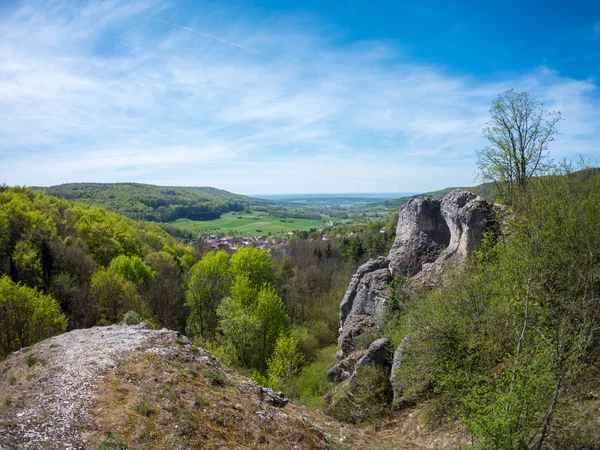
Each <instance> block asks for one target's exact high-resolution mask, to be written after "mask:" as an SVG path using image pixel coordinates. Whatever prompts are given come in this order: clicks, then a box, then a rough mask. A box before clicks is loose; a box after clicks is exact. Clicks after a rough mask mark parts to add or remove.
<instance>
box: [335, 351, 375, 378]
mask: <svg viewBox="0 0 600 450" xmlns="http://www.w3.org/2000/svg"><path fill="white" fill-rule="evenodd" d="M366 353H367V350H358V351H355V352H353V353H351V354H350V355H349V356H347V357H346V358H344V359H343V360H342V361H340V362H339V363H338V364H336V365H335V366H333V367H332V368H331V369H329V371H328V372H327V377H328V378H329V379H330V380H331V381H337V382H338V383H339V382H341V381H344V380H347V379H348V378H350V375H352V372H354V370H355V366H356V363H357V362H358V360H359V359H361V358H362V357H363V356H364V355H365V354H366Z"/></svg>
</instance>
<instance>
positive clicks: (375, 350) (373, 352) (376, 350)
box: [350, 338, 390, 383]
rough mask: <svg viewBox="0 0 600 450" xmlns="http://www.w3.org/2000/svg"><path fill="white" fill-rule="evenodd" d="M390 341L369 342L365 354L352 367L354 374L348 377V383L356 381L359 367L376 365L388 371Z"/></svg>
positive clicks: (382, 339) (377, 340)
mask: <svg viewBox="0 0 600 450" xmlns="http://www.w3.org/2000/svg"><path fill="white" fill-rule="evenodd" d="M389 345H390V340H389V339H388V338H381V339H376V340H374V341H373V342H371V345H369V348H368V349H367V351H366V353H365V354H364V355H363V357H362V358H360V359H359V360H358V361H357V363H356V365H355V366H354V373H352V375H351V376H350V382H351V383H353V382H354V381H355V379H356V374H357V372H358V371H359V370H360V368H361V367H364V366H368V365H372V364H374V365H378V366H382V367H385V368H386V369H388V370H389V368H390V363H389V360H388V347H389Z"/></svg>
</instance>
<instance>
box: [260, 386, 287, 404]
mask: <svg viewBox="0 0 600 450" xmlns="http://www.w3.org/2000/svg"><path fill="white" fill-rule="evenodd" d="M259 395H260V401H261V402H265V403H268V404H269V405H271V406H275V407H276V408H283V407H284V406H285V405H287V404H288V402H289V401H290V400H289V399H288V398H287V397H286V396H285V395H283V392H275V391H274V390H273V389H271V388H266V387H262V386H260V392H259Z"/></svg>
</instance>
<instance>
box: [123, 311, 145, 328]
mask: <svg viewBox="0 0 600 450" xmlns="http://www.w3.org/2000/svg"><path fill="white" fill-rule="evenodd" d="M143 320H144V319H142V316H140V315H139V314H138V313H136V312H135V311H131V310H129V311H127V312H126V313H125V314H124V315H123V320H121V324H124V325H137V324H139V323H141V322H142V321H143Z"/></svg>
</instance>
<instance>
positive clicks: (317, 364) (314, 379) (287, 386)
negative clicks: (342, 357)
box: [253, 345, 339, 407]
mask: <svg viewBox="0 0 600 450" xmlns="http://www.w3.org/2000/svg"><path fill="white" fill-rule="evenodd" d="M337 350H338V347H337V346H336V345H331V346H329V347H325V348H322V349H320V350H319V351H318V352H317V354H316V356H315V359H314V361H312V362H311V363H309V364H307V365H305V366H303V367H301V368H300V371H299V372H298V374H297V375H296V376H294V377H290V378H284V379H280V380H278V381H277V382H276V383H275V388H276V389H277V390H281V391H283V392H285V394H286V395H287V396H288V397H290V398H291V399H293V400H294V401H295V402H297V403H300V404H302V405H306V406H313V407H323V406H324V405H325V403H324V400H323V398H324V396H325V395H326V394H327V393H328V392H329V391H330V390H331V387H332V386H331V382H330V381H329V380H328V378H327V371H328V370H329V369H331V367H333V366H334V365H335V364H336V363H338V362H339V361H338V360H337V358H336V357H335V353H336V352H337ZM253 379H254V378H253ZM256 381H258V380H256Z"/></svg>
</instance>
